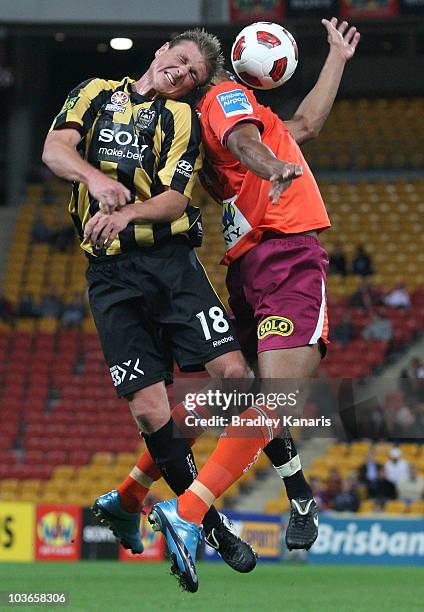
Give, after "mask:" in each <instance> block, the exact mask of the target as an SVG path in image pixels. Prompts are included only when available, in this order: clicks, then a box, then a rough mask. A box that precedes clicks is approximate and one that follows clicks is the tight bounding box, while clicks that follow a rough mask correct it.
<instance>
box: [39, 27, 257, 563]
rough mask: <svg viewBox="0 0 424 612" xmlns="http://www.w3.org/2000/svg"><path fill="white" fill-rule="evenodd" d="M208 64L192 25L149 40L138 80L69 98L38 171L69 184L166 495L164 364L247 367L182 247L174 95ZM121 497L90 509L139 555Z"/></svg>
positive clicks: (107, 351)
mask: <svg viewBox="0 0 424 612" xmlns="http://www.w3.org/2000/svg"><path fill="white" fill-rule="evenodd" d="M218 64H219V43H218V41H217V40H216V39H215V38H214V37H211V36H210V35H209V34H207V33H206V32H202V31H192V32H186V33H183V34H182V35H180V36H178V37H176V38H175V39H174V40H172V41H171V42H170V43H166V44H165V45H164V46H163V47H161V49H159V50H158V51H157V52H156V57H155V59H154V60H153V62H152V64H151V65H150V67H149V69H148V70H147V72H146V73H145V74H143V75H142V76H141V77H140V78H139V79H138V80H137V81H133V80H132V79H130V78H128V77H126V78H124V79H122V80H121V81H108V80H104V79H100V78H95V79H90V80H88V81H85V82H84V83H82V84H81V85H79V86H78V87H76V88H75V89H73V90H72V91H71V93H70V94H69V96H68V97H67V99H66V101H65V104H64V106H63V108H62V109H61V111H60V112H59V114H58V115H57V117H56V118H55V120H54V121H53V124H52V126H51V130H50V132H49V134H48V135H47V138H46V143H45V147H44V152H43V160H44V161H45V163H46V164H47V165H48V166H49V167H50V169H51V170H52V171H53V172H55V173H56V174H57V175H59V176H62V177H64V178H66V179H68V180H71V181H72V182H73V187H72V197H71V203H70V212H71V215H72V218H73V219H74V222H75V224H76V226H77V229H78V233H79V236H80V239H81V246H82V248H83V250H84V251H85V253H86V255H87V256H88V258H89V265H88V270H87V280H88V284H89V299H90V306H91V310H92V313H93V317H94V320H95V323H96V327H97V330H98V333H99V337H100V340H101V343H102V348H103V352H104V355H105V359H106V361H107V363H108V365H109V368H110V372H111V376H112V380H113V383H114V385H115V388H116V391H117V393H118V395H119V396H124V397H126V398H127V399H128V401H129V404H130V408H131V411H132V414H133V416H134V418H135V420H136V422H137V424H138V426H139V429H140V430H141V431H142V432H143V435H144V438H145V440H146V444H147V446H148V448H149V451H150V453H151V455H152V457H153V458H154V460H155V461H156V463H157V464H158V465H159V466H160V468H161V470H162V473H163V475H164V477H165V478H166V479H167V482H168V483H169V484H170V485H171V487H172V488H173V489H174V491H176V492H177V493H179V492H181V491H183V490H185V489H186V488H187V487H188V486H189V485H190V483H191V482H192V481H193V478H194V476H195V471H196V470H195V463H194V458H193V455H192V453H191V450H190V447H189V445H188V441H187V440H186V439H184V438H181V437H178V436H175V435H174V427H175V425H174V423H173V420H172V418H170V407H169V403H168V399H167V395H166V390H165V384H164V383H165V382H169V381H170V380H172V369H173V362H174V360H175V361H177V363H178V364H179V366H180V368H181V369H183V370H196V369H198V368H199V367H203V366H204V365H205V366H206V367H207V369H208V371H209V372H210V374H211V375H212V376H213V377H215V378H219V377H228V376H233V377H237V376H238V377H242V376H248V374H249V372H248V368H247V366H246V365H245V363H244V361H243V359H242V355H241V353H240V351H239V344H238V342H237V340H236V339H235V337H234V333H233V330H232V327H231V323H230V321H229V319H228V317H227V314H226V312H225V309H224V307H223V305H222V304H221V302H220V301H219V298H218V297H217V295H216V294H215V292H214V290H213V288H212V286H211V284H210V282H209V280H208V278H207V276H206V274H205V271H204V269H203V267H202V265H201V264H200V262H199V260H198V259H197V256H196V253H195V251H194V248H193V246H194V245H196V244H198V243H199V238H200V236H201V221H200V213H199V211H198V209H196V208H195V207H192V206H191V205H189V201H190V197H191V192H192V188H193V183H194V180H195V175H196V173H197V171H198V170H199V168H200V166H201V133H200V128H199V123H198V119H197V117H196V115H195V113H193V111H192V109H191V107H190V106H189V105H188V104H185V103H182V102H178V101H177V100H178V99H179V98H181V97H183V96H185V95H186V94H188V93H189V92H190V91H192V90H193V89H195V88H196V87H200V86H202V85H204V84H205V83H206V82H208V80H209V79H210V78H211V77H212V75H213V74H214V72H215V69H216V67H217V66H218ZM143 482H144V481H143ZM127 502H128V498H122V499H121V498H120V494H118V493H117V492H116V491H114V492H111V493H110V494H107V495H105V496H102V497H101V498H99V500H97V502H96V507H97V509H98V511H99V512H101V513H103V514H102V516H104V517H105V516H106V515H107V520H108V522H109V524H111V525H112V526H113V529H114V531H115V532H116V533H117V534H118V536H119V538H120V539H121V541H122V542H123V544H124V545H125V546H127V547H130V548H132V549H133V550H134V551H137V552H141V550H142V544H141V540H140V535H139V532H138V523H139V514H138V513H137V512H135V513H134V514H131V512H134V510H133V509H131V508H130V507H129V506H128V504H127ZM126 504H127V505H126ZM105 513H106V514H105ZM204 527H205V529H206V531H207V532H208V533H210V532H211V530H212V529H214V528H218V527H219V528H220V533H221V536H220V537H221V541H222V542H223V543H224V544H226V550H227V551H228V552H227V562H229V563H230V564H231V562H234V560H236V561H237V559H239V558H240V548H241V547H242V548H243V547H246V545H245V544H244V543H243V542H242V541H241V540H240V539H239V538H237V537H236V536H234V534H232V533H231V531H230V530H228V529H227V527H225V526H223V525H222V524H221V518H220V516H219V514H218V513H217V512H216V510H214V509H212V510H211V512H210V513H208V515H207V516H206V517H205V521H204ZM246 550H247V552H248V553H249V557H250V563H251V562H252V559H253V563H254V562H255V559H254V556H253V557H252V555H253V553H252V552H251V549H250V548H249V547H247V549H246ZM222 554H223V555H224V552H223V551H222ZM233 567H238V565H237V564H235V565H234V563H233ZM242 571H243V570H242ZM244 571H246V570H244Z"/></svg>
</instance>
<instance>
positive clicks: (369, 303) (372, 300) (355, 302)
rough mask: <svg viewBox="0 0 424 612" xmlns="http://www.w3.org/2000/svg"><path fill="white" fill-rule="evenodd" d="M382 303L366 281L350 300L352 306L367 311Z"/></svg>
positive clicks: (376, 292)
mask: <svg viewBox="0 0 424 612" xmlns="http://www.w3.org/2000/svg"><path fill="white" fill-rule="evenodd" d="M380 303H381V299H380V295H379V293H378V291H376V290H375V289H374V288H373V287H372V286H371V285H370V283H369V282H368V281H366V280H364V281H363V282H362V284H361V285H360V286H359V287H358V289H357V290H356V291H355V293H354V294H353V295H352V296H351V298H350V300H349V305H350V306H358V307H359V308H365V309H367V310H370V309H372V307H373V306H379V305H380Z"/></svg>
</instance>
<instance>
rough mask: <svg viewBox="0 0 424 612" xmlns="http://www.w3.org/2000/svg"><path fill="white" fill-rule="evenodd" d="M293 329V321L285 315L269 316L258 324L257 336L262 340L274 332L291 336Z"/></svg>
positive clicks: (278, 334)
mask: <svg viewBox="0 0 424 612" xmlns="http://www.w3.org/2000/svg"><path fill="white" fill-rule="evenodd" d="M293 331H294V324H293V321H290V319H287V317H278V316H270V317H267V318H266V319H264V320H263V321H261V322H260V323H259V325H258V338H259V340H263V338H266V336H270V335H271V334H276V335H277V336H291V334H292V333H293Z"/></svg>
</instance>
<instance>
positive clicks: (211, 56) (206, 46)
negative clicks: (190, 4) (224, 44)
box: [169, 28, 224, 83]
mask: <svg viewBox="0 0 424 612" xmlns="http://www.w3.org/2000/svg"><path fill="white" fill-rule="evenodd" d="M186 40H188V41H190V42H193V43H195V44H196V45H197V47H198V48H199V51H200V53H201V54H202V56H203V58H204V60H205V62H206V67H207V71H208V73H207V77H206V83H208V82H209V81H210V80H211V79H212V78H213V77H214V76H215V74H216V72H217V71H218V70H219V69H221V68H222V66H223V64H224V56H223V55H222V53H221V43H220V42H219V39H218V38H217V37H216V36H214V34H210V33H209V32H206V30H204V29H203V28H195V29H194V30H186V31H185V32H182V33H181V34H176V35H175V36H173V37H172V38H171V40H170V41H169V46H170V47H175V46H176V45H178V44H179V43H182V42H184V41H186Z"/></svg>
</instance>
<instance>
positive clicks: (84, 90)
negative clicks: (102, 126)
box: [50, 78, 111, 136]
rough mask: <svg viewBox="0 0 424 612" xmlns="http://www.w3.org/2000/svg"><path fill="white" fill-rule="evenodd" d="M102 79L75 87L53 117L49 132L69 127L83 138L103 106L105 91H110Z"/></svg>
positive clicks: (89, 80) (85, 82)
mask: <svg viewBox="0 0 424 612" xmlns="http://www.w3.org/2000/svg"><path fill="white" fill-rule="evenodd" d="M110 89H111V87H110V86H109V84H108V82H107V81H105V80H103V79H97V78H94V79H88V80H87V81H84V82H83V83H80V84H79V85H77V87H75V88H74V89H73V90H72V91H71V92H70V93H69V94H68V97H67V98H66V100H65V103H64V105H63V106H62V108H61V110H60V112H59V114H58V115H57V116H56V117H55V119H54V121H53V123H52V125H51V127H50V131H52V130H59V129H62V128H66V127H67V125H68V124H69V125H70V127H74V128H76V129H78V131H79V132H80V134H81V136H85V134H87V132H88V131H89V129H90V128H91V126H92V125H93V122H94V120H95V118H96V117H97V113H98V112H99V110H100V107H101V106H102V104H103V101H104V97H105V93H106V91H108V90H110Z"/></svg>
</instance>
